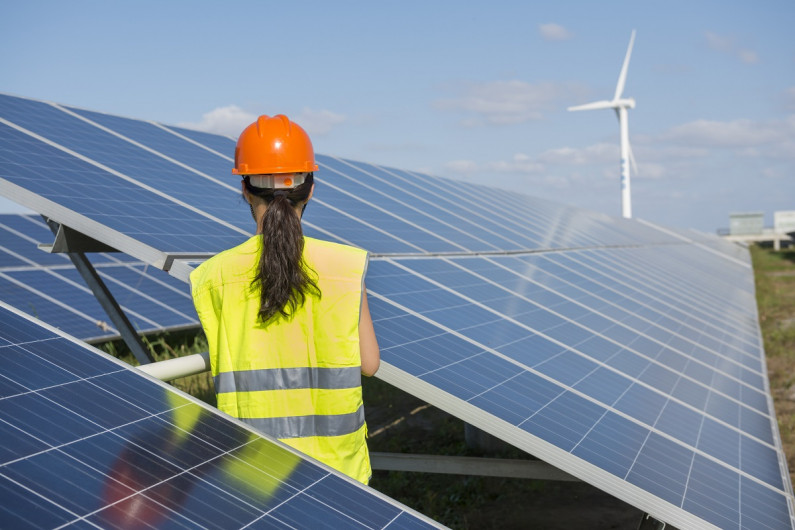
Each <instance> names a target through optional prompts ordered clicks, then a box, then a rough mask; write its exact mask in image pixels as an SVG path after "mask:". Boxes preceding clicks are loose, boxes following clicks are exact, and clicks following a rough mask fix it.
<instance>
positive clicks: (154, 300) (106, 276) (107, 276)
mask: <svg viewBox="0 0 795 530" xmlns="http://www.w3.org/2000/svg"><path fill="white" fill-rule="evenodd" d="M97 272H98V273H99V275H100V276H101V277H102V278H103V279H104V280H106V281H108V282H111V283H113V284H115V285H118V286H119V287H121V288H122V289H128V290H130V291H131V292H132V291H133V290H134V288H133V286H130V285H128V284H126V283H125V282H123V281H121V280H118V279H116V278H114V277H113V276H112V275H110V274H108V273H106V272H103V271H100V270H98V271H97ZM141 278H143V276H142V277H141ZM135 294H136V295H137V296H140V297H142V298H144V299H145V300H149V301H150V302H152V303H153V304H156V305H158V306H160V307H162V308H163V309H165V310H166V311H171V312H172V313H174V314H176V315H179V316H180V317H182V318H184V319H185V320H188V321H192V322H194V323H196V324H198V323H199V322H198V321H197V320H196V319H195V318H193V317H192V316H190V315H187V314H185V313H183V312H182V311H180V310H178V309H176V308H175V307H172V306H170V305H168V304H165V303H163V302H161V301H160V300H158V299H157V298H154V297H152V296H149V295H148V294H146V293H144V292H141V291H136V292H135ZM115 298H116V299H117V300H119V298H120V294H119V293H116V296H115ZM119 305H120V306H122V309H124V305H123V304H122V303H121V302H119ZM127 311H128V310H126V309H124V312H125V313H126V312H127ZM130 314H135V312H131V313H130Z"/></svg>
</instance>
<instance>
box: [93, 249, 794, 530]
mask: <svg viewBox="0 0 795 530" xmlns="http://www.w3.org/2000/svg"><path fill="white" fill-rule="evenodd" d="M751 256H752V259H753V263H754V270H755V281H756V294H757V304H758V309H759V320H760V325H761V332H762V336H763V340H764V344H765V351H766V353H767V363H768V371H769V376H770V387H771V394H772V395H773V397H774V403H775V407H776V411H777V417H778V425H779V430H780V432H781V437H782V441H783V446H784V450H785V454H786V455H787V456H788V460H789V468H790V471H791V475H792V470H793V469H795V252H793V251H783V252H777V253H776V252H772V251H770V250H769V249H763V248H760V247H752V248H751ZM148 345H149V347H150V349H151V350H152V351H153V353H154V355H155V356H156V357H157V358H158V359H166V358H171V357H174V356H179V355H185V354H189V353H195V352H198V351H203V350H206V342H204V340H203V337H201V336H198V337H197V336H196V335H195V334H190V333H182V334H176V335H170V336H169V335H166V336H160V337H157V338H155V339H150V341H149V342H148ZM104 348H105V349H106V351H109V352H110V353H116V354H120V355H122V356H124V350H125V348H124V346H123V345H122V344H119V343H110V344H108V345H105V346H104ZM124 358H125V359H126V360H128V361H129V360H131V359H132V357H131V356H129V355H127V356H124ZM174 386H176V387H177V388H180V389H181V390H184V391H186V392H188V393H190V394H192V395H194V396H197V397H199V398H200V399H203V400H205V401H207V402H208V403H210V404H213V405H214V404H215V396H214V395H213V390H212V382H211V379H210V377H209V374H200V375H197V376H192V377H190V378H185V379H181V380H179V381H176V382H175V383H174ZM363 389H364V400H365V405H366V409H367V412H366V414H367V421H368V426H369V430H370V441H369V445H370V449H371V450H372V451H381V452H403V453H413V454H439V455H459V456H484V453H483V451H479V450H476V449H472V448H470V447H468V446H467V443H466V440H465V435H464V425H463V423H462V422H461V420H458V419H457V418H454V417H452V416H450V415H448V414H446V413H444V412H442V411H441V410H439V409H437V408H435V407H432V406H430V405H427V404H425V403H423V402H422V401H420V400H419V399H417V398H415V397H413V396H411V395H409V394H407V393H405V392H403V391H401V390H399V389H397V388H394V387H392V386H390V385H388V384H386V383H384V382H382V381H380V380H378V379H376V378H371V379H367V380H365V382H364V384H363ZM485 456H492V457H500V458H529V457H528V455H527V454H526V453H524V452H522V451H520V450H518V449H515V448H512V447H510V446H507V445H505V444H503V445H501V446H500V447H499V448H498V449H497V450H496V451H490V452H489V454H488V455H485ZM371 486H372V487H374V488H376V489H378V490H379V491H382V492H384V493H386V494H387V495H389V496H391V497H393V498H395V499H397V500H399V501H401V502H403V503H404V504H406V505H408V506H410V507H412V508H414V509H416V510H418V511H420V512H422V513H424V514H426V515H428V516H430V517H432V518H434V519H436V520H437V521H439V522H441V523H443V524H445V525H447V526H450V527H452V528H462V529H469V528H473V529H474V528H478V529H481V528H483V529H488V528H503V529H507V528H528V527H530V528H545V529H562V528H567V529H577V528H588V529H593V528H615V529H624V528H626V529H632V530H634V529H635V528H637V525H638V523H639V521H640V517H641V515H642V514H641V512H640V511H639V510H637V509H636V508H633V507H631V506H629V505H627V504H625V503H623V502H622V501H619V500H617V499H615V498H613V497H611V496H609V495H607V494H605V493H603V492H601V491H600V490H598V489H597V488H594V487H591V486H589V485H588V484H585V483H575V482H551V481H535V480H523V479H499V478H484V477H471V476H456V475H438V474H430V473H401V472H387V471H376V472H375V473H374V475H373V478H372V481H371Z"/></svg>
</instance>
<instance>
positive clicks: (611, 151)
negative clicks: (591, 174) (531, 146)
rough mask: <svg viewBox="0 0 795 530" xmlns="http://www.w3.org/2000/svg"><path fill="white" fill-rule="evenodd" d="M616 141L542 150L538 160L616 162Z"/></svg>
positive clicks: (577, 164)
mask: <svg viewBox="0 0 795 530" xmlns="http://www.w3.org/2000/svg"><path fill="white" fill-rule="evenodd" d="M618 156H619V154H618V143H614V144H613V143H604V142H603V143H598V144H593V145H589V146H588V147H584V148H575V147H561V148H558V149H550V150H548V151H544V152H543V153H541V154H540V155H539V156H538V160H539V161H540V162H542V163H544V164H570V165H576V166H583V165H593V164H604V163H615V164H618Z"/></svg>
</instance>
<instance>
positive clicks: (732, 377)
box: [446, 258, 760, 409]
mask: <svg viewBox="0 0 795 530" xmlns="http://www.w3.org/2000/svg"><path fill="white" fill-rule="evenodd" d="M484 259H486V260H487V261H489V262H490V263H493V264H494V265H496V266H498V267H500V268H503V269H504V270H506V271H508V272H511V273H514V274H517V276H520V277H522V278H524V279H525V280H527V282H528V283H532V284H535V285H538V286H539V287H541V288H543V289H546V286H545V285H544V284H543V283H540V282H537V281H535V280H533V279H531V278H527V277H526V276H521V275H519V274H518V273H516V271H513V270H512V269H509V268H507V267H505V266H503V265H502V264H501V263H499V262H498V261H497V260H493V259H489V258H484ZM446 261H450V260H446ZM451 264H453V265H455V266H457V267H459V268H461V267H460V266H459V265H458V264H457V263H451ZM462 270H465V271H467V272H470V273H472V274H475V275H476V276H477V277H479V278H480V279H482V280H483V281H486V282H487V283H490V284H492V285H495V286H497V287H500V288H502V289H503V290H505V291H506V292H510V290H508V289H506V288H505V287H503V286H501V285H500V284H499V283H497V282H494V281H492V280H491V279H489V278H486V277H484V276H482V275H479V274H477V273H474V272H473V271H471V270H470V269H466V268H462ZM549 290H550V291H551V292H556V291H554V290H552V289H549ZM556 294H559V295H560V296H562V297H563V298H566V299H567V300H568V301H570V302H572V303H574V304H576V305H578V306H580V307H583V308H587V309H589V310H590V311H592V313H593V314H597V315H602V313H601V312H600V311H598V310H596V309H593V308H591V307H589V306H586V305H584V304H581V303H580V302H579V301H577V300H575V299H572V298H570V297H568V296H566V295H562V294H560V293H559V292H556ZM519 297H520V298H521V299H523V300H526V301H528V302H530V303H532V304H534V305H536V306H537V307H539V308H544V306H543V305H541V304H538V303H536V302H534V301H533V300H532V299H529V298H527V297H524V296H521V295H520V296H519ZM550 312H551V313H553V314H556V315H557V316H560V317H562V318H566V317H565V316H564V315H562V314H559V313H557V312H555V311H552V310H550ZM602 316H604V317H605V318H610V317H608V316H606V315H602ZM611 320H612V319H611ZM644 320H645V319H644ZM577 324H578V325H579V323H577ZM616 325H619V326H622V325H623V323H621V322H618V321H616ZM582 327H584V328H586V329H587V327H586V326H582ZM627 329H632V328H627ZM534 331H535V332H537V333H541V334H542V335H543V332H539V331H537V330H534ZM591 331H593V332H594V334H596V335H597V336H601V337H602V338H604V339H605V340H608V341H610V342H612V343H614V344H617V345H623V344H621V343H619V342H618V341H616V340H613V339H611V338H609V337H606V336H605V335H603V334H602V333H599V332H597V331H594V330H591ZM633 331H636V330H634V329H633ZM638 334H639V335H641V336H647V335H645V334H644V333H642V332H640V331H638ZM548 338H549V337H548ZM654 342H657V343H659V344H661V345H663V344H662V343H661V342H660V341H658V340H656V339H654ZM627 349H628V350H630V351H633V352H634V353H636V354H637V355H639V356H641V357H643V358H645V359H647V360H649V361H650V362H652V363H654V364H657V365H659V366H661V367H663V368H664V369H666V370H670V371H671V372H674V371H673V370H672V369H671V368H669V367H667V366H665V365H664V364H662V363H660V362H659V361H657V360H656V359H654V358H652V357H649V356H647V355H645V354H642V353H641V352H639V351H637V350H634V349H632V348H627ZM671 349H672V350H673V351H677V352H678V353H680V354H681V355H683V356H686V357H690V354H688V353H685V352H682V351H678V350H676V349H674V348H671ZM575 350H576V348H575ZM693 361H696V362H699V363H700V364H702V365H704V366H705V367H708V368H710V369H712V370H714V367H713V366H711V365H708V364H707V363H704V362H702V361H698V360H696V359H693ZM715 371H716V372H718V370H715ZM720 373H722V374H723V375H725V376H726V377H729V378H731V379H733V380H734V381H736V382H737V383H739V384H742V385H745V386H746V387H747V388H748V389H749V390H752V391H755V392H760V391H759V390H758V389H756V388H754V387H752V386H750V385H748V384H746V383H744V382H743V381H742V380H740V379H737V378H735V377H734V376H732V375H731V374H728V373H725V372H720ZM677 375H680V376H681V377H684V378H686V379H689V380H691V381H693V382H694V383H696V384H698V385H700V386H705V387H706V385H705V384H704V383H703V382H701V381H698V380H697V379H695V378H692V377H690V376H688V375H687V374H677ZM715 391H716V392H718V393H719V394H721V395H723V396H724V397H726V398H727V399H730V400H732V401H735V402H737V403H738V404H740V405H742V406H745V407H747V408H749V409H751V407H750V406H748V405H747V404H745V403H743V402H741V401H740V400H738V399H736V398H734V397H732V396H729V395H728V394H725V393H723V392H721V391H719V390H715Z"/></svg>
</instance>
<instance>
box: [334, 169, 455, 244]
mask: <svg viewBox="0 0 795 530" xmlns="http://www.w3.org/2000/svg"><path fill="white" fill-rule="evenodd" d="M329 170H330V171H333V170H331V169H329ZM343 176H344V175H343ZM323 185H324V186H328V187H330V188H332V189H333V190H335V191H337V192H338V193H341V194H343V195H346V196H347V197H349V198H351V199H353V200H355V201H359V202H363V203H364V201H362V200H361V199H360V198H359V197H358V196H357V195H355V194H354V193H351V192H348V191H346V190H345V189H343V188H341V187H339V186H335V185H334V184H333V183H331V182H329V181H328V180H325V181H324V182H323ZM369 206H370V207H371V208H374V209H376V210H377V211H379V212H380V213H382V214H384V215H386V216H387V217H391V218H393V219H395V220H397V221H400V222H403V223H406V224H407V225H409V226H411V227H413V228H415V229H416V230H418V231H420V232H423V233H425V234H427V235H428V236H430V237H431V238H436V239H439V240H441V241H443V242H445V243H447V244H448V245H450V246H453V247H457V248H459V249H461V251H464V252H469V249H468V248H466V247H465V246H463V245H459V244H458V243H456V242H454V241H451V240H450V239H447V238H444V237H442V236H441V235H439V234H438V233H435V232H433V231H432V230H428V229H427V228H425V227H424V226H422V225H421V224H418V223H415V222H413V221H410V220H408V219H406V218H404V217H400V216H398V215H396V214H393V213H392V212H390V211H389V210H387V209H386V208H383V207H381V206H380V205H378V204H375V203H370V204H369ZM359 221H360V222H364V221H362V220H361V219H359ZM437 222H439V221H438V220H437ZM365 224H368V225H370V226H373V227H374V225H372V224H370V223H365ZM392 237H397V236H396V235H394V234H392ZM398 239H400V240H401V241H403V242H407V240H406V239H404V238H398ZM417 248H418V249H419V248H421V247H419V246H418V247H417ZM425 252H427V251H425Z"/></svg>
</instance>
